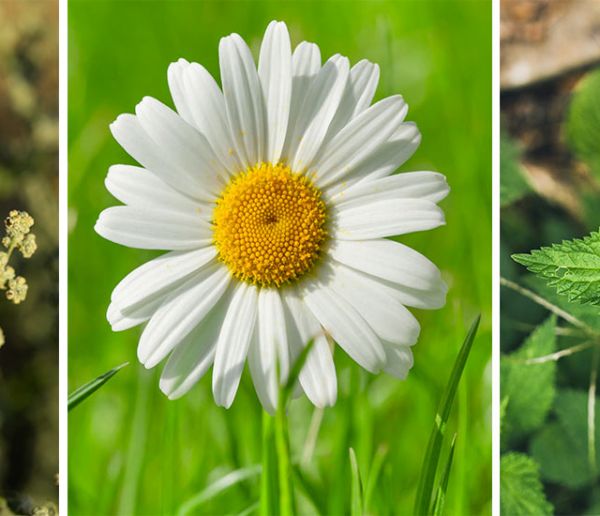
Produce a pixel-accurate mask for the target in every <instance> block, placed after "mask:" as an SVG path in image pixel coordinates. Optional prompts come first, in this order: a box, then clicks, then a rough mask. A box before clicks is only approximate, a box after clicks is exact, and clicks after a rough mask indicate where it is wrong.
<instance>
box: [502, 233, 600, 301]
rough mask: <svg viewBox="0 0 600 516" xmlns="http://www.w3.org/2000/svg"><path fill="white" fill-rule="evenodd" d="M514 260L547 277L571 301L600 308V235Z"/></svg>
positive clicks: (538, 250) (537, 250)
mask: <svg viewBox="0 0 600 516" xmlns="http://www.w3.org/2000/svg"><path fill="white" fill-rule="evenodd" d="M513 259H514V260H515V261H517V262H518V263H520V264H521V265H525V266H526V267H527V268H528V269H529V270H530V271H531V272H533V273H534V274H537V275H538V276H541V277H543V278H544V279H545V280H546V281H547V282H548V285H550V286H551V287H554V288H555V289H556V291H557V292H558V293H559V294H563V295H566V296H567V298H568V299H569V301H575V302H578V303H584V304H585V303H588V304H593V305H599V304H600V232H595V233H592V234H591V235H589V236H586V237H584V238H583V239H577V238H576V239H574V240H568V241H567V240H565V241H563V242H562V243H561V244H554V245H552V246H551V247H542V248H541V249H535V250H533V251H531V253H530V254H515V255H513Z"/></svg>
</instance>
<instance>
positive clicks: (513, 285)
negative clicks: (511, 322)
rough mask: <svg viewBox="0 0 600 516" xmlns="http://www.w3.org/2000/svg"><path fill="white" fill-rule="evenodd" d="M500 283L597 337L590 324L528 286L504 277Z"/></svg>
mask: <svg viewBox="0 0 600 516" xmlns="http://www.w3.org/2000/svg"><path fill="white" fill-rule="evenodd" d="M500 285H502V286H504V287H508V288H510V289H512V290H514V291H515V292H518V293H519V294H521V295H522V296H525V297H527V298H529V299H531V300H532V301H533V302H534V303H537V304H538V305H541V306H543V307H544V308H546V309H547V310H550V311H551V312H552V313H554V314H556V315H558V316H559V317H561V318H563V319H564V320H565V321H567V322H569V323H571V324H572V325H573V326H576V327H577V328H580V329H581V330H583V331H584V332H585V333H587V334H588V335H591V336H593V337H598V332H597V331H595V330H594V329H593V328H591V327H590V326H588V325H587V324H586V323H584V322H583V321H581V320H579V319H577V317H575V316H573V315H571V314H570V313H569V312H566V311H564V310H563V309H562V308H560V307H558V306H556V305H553V304H552V303H550V302H549V301H546V300H545V299H544V298H543V297H541V296H538V295H537V294H536V293H535V292H533V291H532V290H529V289H528V288H525V287H522V286H521V285H519V284H518V283H515V282H514V281H510V280H508V279H506V278H504V277H501V278H500Z"/></svg>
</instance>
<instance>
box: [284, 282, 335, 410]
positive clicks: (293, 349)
mask: <svg viewBox="0 0 600 516" xmlns="http://www.w3.org/2000/svg"><path fill="white" fill-rule="evenodd" d="M284 299H285V305H286V310H285V314H286V319H287V321H288V323H287V332H288V336H289V337H288V343H289V345H290V353H291V354H292V356H293V357H294V360H296V358H295V357H297V356H298V355H300V353H301V351H302V349H303V348H304V346H305V345H306V344H307V343H308V342H310V341H311V340H313V341H314V342H313V347H312V349H311V350H310V352H309V354H308V356H307V357H306V361H305V362H304V367H303V368H302V370H301V371H300V375H299V380H300V385H301V386H302V389H303V390H304V392H305V393H306V395H307V396H308V399H309V400H310V401H312V402H313V404H314V405H315V406H317V407H321V408H323V407H331V406H333V405H334V404H335V400H336V398H337V378H336V375H335V365H334V363H333V355H332V353H331V349H330V348H329V343H328V342H327V337H325V334H324V331H323V328H322V327H321V325H320V324H319V321H317V319H315V316H314V315H313V314H312V312H311V311H310V310H309V309H308V308H307V307H306V306H305V305H304V303H303V302H302V301H301V300H300V299H299V298H298V296H297V295H296V293H295V291H292V290H287V291H286V292H285V295H284Z"/></svg>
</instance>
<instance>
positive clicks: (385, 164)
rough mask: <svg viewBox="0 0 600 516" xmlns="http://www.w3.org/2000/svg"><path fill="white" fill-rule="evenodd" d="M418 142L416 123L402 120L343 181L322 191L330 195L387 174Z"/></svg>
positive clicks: (410, 152)
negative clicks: (397, 127)
mask: <svg viewBox="0 0 600 516" xmlns="http://www.w3.org/2000/svg"><path fill="white" fill-rule="evenodd" d="M420 142H421V133H420V132H419V130H418V128H417V126H416V124H414V123H412V122H403V123H402V124H400V128H399V129H398V130H397V131H396V132H395V133H394V135H393V136H392V137H391V138H390V139H389V140H388V141H387V142H385V143H383V144H382V145H380V146H379V147H378V149H377V152H374V153H373V154H371V155H370V156H369V157H368V158H366V159H365V160H363V161H362V162H361V163H360V164H358V165H357V166H356V167H354V170H353V171H352V173H351V174H350V175H348V176H346V177H345V178H344V180H343V181H340V182H338V183H333V184H331V185H330V186H328V187H327V188H325V189H324V193H325V194H326V195H327V196H329V197H331V196H334V195H336V194H338V193H340V192H342V191H345V190H346V189H348V188H349V187H351V186H353V185H354V184H362V183H367V182H369V181H374V180H376V179H379V178H382V177H385V176H389V175H390V174H392V173H393V172H394V171H396V170H397V169H398V167H399V166H401V165H402V164H403V163H404V162H405V161H406V160H408V159H409V158H410V157H411V156H412V155H413V154H414V152H415V151H416V150H417V148H418V147H419V144H420Z"/></svg>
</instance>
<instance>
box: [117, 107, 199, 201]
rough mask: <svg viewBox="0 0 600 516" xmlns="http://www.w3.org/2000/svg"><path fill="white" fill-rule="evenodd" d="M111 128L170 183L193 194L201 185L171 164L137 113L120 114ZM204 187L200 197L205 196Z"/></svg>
mask: <svg viewBox="0 0 600 516" xmlns="http://www.w3.org/2000/svg"><path fill="white" fill-rule="evenodd" d="M110 130H111V132H112V134H113V136H114V138H115V140H117V142H119V145H121V147H123V148H124V149H125V150H126V151H127V153H128V154H129V155H130V156H131V157H133V158H134V159H135V160H136V161H137V162H138V163H140V164H141V165H142V166H143V167H144V168H146V169H148V170H150V171H151V172H153V173H154V174H156V175H157V176H158V177H159V178H160V179H162V180H163V181H164V182H165V183H167V184H168V185H171V186H172V187H173V188H175V189H177V190H178V191H180V192H183V193H188V194H190V195H192V192H195V191H196V190H198V188H199V187H201V185H200V184H199V182H198V181H197V180H195V179H194V180H192V179H190V177H189V176H187V175H185V174H181V173H180V172H179V170H177V168H176V167H174V166H173V165H172V164H170V163H169V162H168V161H167V160H166V159H165V156H164V154H163V153H162V150H161V149H160V148H159V147H158V146H157V145H156V142H154V140H152V138H150V136H149V135H148V134H147V133H146V131H144V129H143V128H142V125H141V124H140V121H139V120H138V119H137V117H136V116H135V115H130V114H126V115H120V116H119V117H118V118H117V119H116V120H115V121H114V122H113V123H112V124H111V125H110ZM205 196H206V192H205V190H204V189H202V192H201V195H200V197H199V198H204V197H205Z"/></svg>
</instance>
